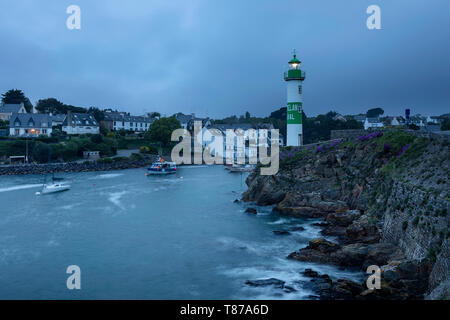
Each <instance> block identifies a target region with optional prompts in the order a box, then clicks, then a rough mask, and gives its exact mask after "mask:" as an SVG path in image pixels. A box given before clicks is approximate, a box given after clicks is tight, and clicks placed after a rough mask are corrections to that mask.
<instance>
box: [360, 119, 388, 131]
mask: <svg viewBox="0 0 450 320" xmlns="http://www.w3.org/2000/svg"><path fill="white" fill-rule="evenodd" d="M381 127H383V122H381V121H380V119H379V118H366V120H365V121H364V130H368V129H375V128H381Z"/></svg>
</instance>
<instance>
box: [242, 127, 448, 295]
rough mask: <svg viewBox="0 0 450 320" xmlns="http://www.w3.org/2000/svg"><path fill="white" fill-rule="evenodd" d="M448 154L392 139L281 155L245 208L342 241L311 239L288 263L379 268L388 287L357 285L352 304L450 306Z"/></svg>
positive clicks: (256, 182) (422, 141) (423, 143)
mask: <svg viewBox="0 0 450 320" xmlns="http://www.w3.org/2000/svg"><path fill="white" fill-rule="evenodd" d="M448 148H449V143H448V140H446V139H437V138H430V137H428V138H424V137H419V136H415V135H412V134H410V133H405V132H401V131H389V132H374V133H371V134H367V135H364V136H361V137H359V138H358V139H355V140H352V141H346V142H334V143H332V144H328V145H322V146H315V147H314V148H311V147H310V148H308V147H302V148H295V149H285V150H283V151H282V152H281V153H280V171H279V172H278V173H277V174H276V175H274V176H260V175H258V172H259V170H255V171H254V172H253V173H252V174H251V175H250V176H249V177H248V178H247V181H246V183H247V185H248V190H247V191H246V192H245V193H244V195H243V200H244V201H252V202H255V203H257V204H258V205H274V206H275V208H274V210H275V211H277V212H279V213H280V214H284V215H291V216H297V217H302V218H319V219H323V222H322V223H321V226H322V227H323V230H322V233H323V235H324V236H335V237H336V239H337V241H336V242H330V241H327V240H325V239H315V240H313V241H311V242H310V244H309V245H308V246H307V247H306V248H301V249H299V251H297V252H293V253H291V254H290V255H289V258H291V259H297V260H302V261H312V262H320V263H332V264H337V265H341V266H344V267H359V268H362V269H363V270H364V271H365V268H366V267H367V266H369V265H378V266H380V267H381V270H382V271H383V272H382V289H380V290H363V289H364V288H365V289H367V287H365V285H362V286H361V292H356V293H355V290H354V288H355V286H353V287H352V296H353V297H354V298H386V299H405V298H413V299H422V298H426V297H427V298H431V299H442V298H447V299H448V298H449V297H450V291H449V287H448V283H449V264H450V260H449V259H450V258H449V244H448V241H449V239H448V238H449V236H450V233H449V225H450V219H449V216H448V214H447V212H448V210H449V199H450V196H449V182H450V181H449V150H448ZM333 287H334V286H332V285H330V288H333ZM330 288H329V289H330ZM330 290H331V289H330ZM320 296H321V297H322V294H320ZM324 297H326V298H330V297H333V295H332V294H331V295H330V293H329V292H328V293H327V294H324ZM335 297H339V295H338V296H335Z"/></svg>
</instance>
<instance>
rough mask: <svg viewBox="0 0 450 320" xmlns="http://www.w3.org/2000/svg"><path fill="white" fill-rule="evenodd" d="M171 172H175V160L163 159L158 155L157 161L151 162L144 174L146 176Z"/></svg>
mask: <svg viewBox="0 0 450 320" xmlns="http://www.w3.org/2000/svg"><path fill="white" fill-rule="evenodd" d="M173 173H177V165H176V164H175V162H168V161H164V159H163V158H162V157H159V161H157V162H154V163H152V165H151V167H150V168H148V169H147V173H146V174H145V175H146V176H148V175H160V174H173Z"/></svg>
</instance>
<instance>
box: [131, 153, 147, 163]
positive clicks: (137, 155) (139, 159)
mask: <svg viewBox="0 0 450 320" xmlns="http://www.w3.org/2000/svg"><path fill="white" fill-rule="evenodd" d="M143 159H144V158H143V157H142V156H141V155H140V154H139V153H132V154H131V156H130V160H138V161H141V160H143Z"/></svg>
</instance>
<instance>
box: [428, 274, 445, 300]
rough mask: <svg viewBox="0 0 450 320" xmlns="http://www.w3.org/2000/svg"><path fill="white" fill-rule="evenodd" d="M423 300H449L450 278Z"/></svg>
mask: <svg viewBox="0 0 450 320" xmlns="http://www.w3.org/2000/svg"><path fill="white" fill-rule="evenodd" d="M425 300H450V278H449V279H447V280H445V281H443V282H441V284H440V285H438V286H437V287H436V288H434V289H433V291H431V292H430V293H429V294H428V295H427V296H426V297H425Z"/></svg>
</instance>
